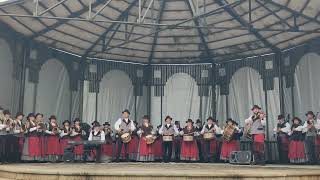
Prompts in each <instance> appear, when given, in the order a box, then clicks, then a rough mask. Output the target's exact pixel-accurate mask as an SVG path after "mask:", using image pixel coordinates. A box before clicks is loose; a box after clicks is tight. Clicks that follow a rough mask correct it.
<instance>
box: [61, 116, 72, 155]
mask: <svg viewBox="0 0 320 180" xmlns="http://www.w3.org/2000/svg"><path fill="white" fill-rule="evenodd" d="M62 125H63V127H62V129H61V130H60V155H61V156H63V154H64V149H65V148H66V147H68V142H69V141H70V140H71V134H72V129H71V122H70V121H69V120H65V121H63V123H62Z"/></svg>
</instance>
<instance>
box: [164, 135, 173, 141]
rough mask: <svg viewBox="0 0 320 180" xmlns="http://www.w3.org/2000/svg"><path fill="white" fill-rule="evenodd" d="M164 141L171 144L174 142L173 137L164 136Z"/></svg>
mask: <svg viewBox="0 0 320 180" xmlns="http://www.w3.org/2000/svg"><path fill="white" fill-rule="evenodd" d="M162 140H163V141H165V142H170V141H173V137H172V136H162Z"/></svg>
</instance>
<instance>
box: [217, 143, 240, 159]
mask: <svg viewBox="0 0 320 180" xmlns="http://www.w3.org/2000/svg"><path fill="white" fill-rule="evenodd" d="M239 150H240V146H239V142H238V141H237V140H231V141H230V142H227V141H223V144H222V147H221V154H220V158H221V159H222V160H227V159H229V157H230V154H231V152H232V151H239Z"/></svg>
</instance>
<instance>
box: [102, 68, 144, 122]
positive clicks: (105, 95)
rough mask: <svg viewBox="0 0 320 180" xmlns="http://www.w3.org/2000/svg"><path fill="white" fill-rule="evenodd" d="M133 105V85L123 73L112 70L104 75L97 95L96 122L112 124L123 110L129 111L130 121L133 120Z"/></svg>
mask: <svg viewBox="0 0 320 180" xmlns="http://www.w3.org/2000/svg"><path fill="white" fill-rule="evenodd" d="M139 101H140V98H139ZM141 101H142V100H141ZM134 103H135V98H134V95H133V85H132V82H131V80H130V78H129V76H128V75H127V74H126V73H125V72H123V71H119V70H112V71H110V72H108V73H107V74H105V75H104V77H103V78H102V80H101V82H100V90H99V94H98V121H99V122H100V123H103V122H106V121H108V122H110V123H111V124H114V123H115V121H116V120H117V119H118V118H119V117H121V112H122V111H123V110H124V109H129V111H130V112H131V115H130V119H131V120H134V117H135V113H134ZM139 109H144V107H139ZM138 118H139V117H138Z"/></svg>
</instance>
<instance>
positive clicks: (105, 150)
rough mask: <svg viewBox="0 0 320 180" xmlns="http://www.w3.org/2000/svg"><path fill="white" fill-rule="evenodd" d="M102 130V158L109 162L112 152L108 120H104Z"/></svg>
mask: <svg viewBox="0 0 320 180" xmlns="http://www.w3.org/2000/svg"><path fill="white" fill-rule="evenodd" d="M103 131H104V134H105V141H106V144H103V145H102V159H103V160H104V161H107V162H109V161H111V160H112V154H113V131H112V129H111V126H110V123H109V122H105V123H104V124H103Z"/></svg>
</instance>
